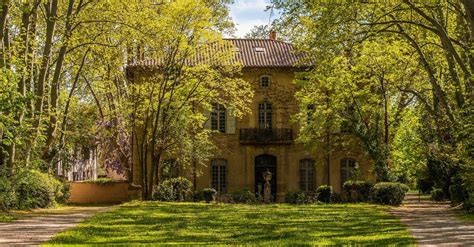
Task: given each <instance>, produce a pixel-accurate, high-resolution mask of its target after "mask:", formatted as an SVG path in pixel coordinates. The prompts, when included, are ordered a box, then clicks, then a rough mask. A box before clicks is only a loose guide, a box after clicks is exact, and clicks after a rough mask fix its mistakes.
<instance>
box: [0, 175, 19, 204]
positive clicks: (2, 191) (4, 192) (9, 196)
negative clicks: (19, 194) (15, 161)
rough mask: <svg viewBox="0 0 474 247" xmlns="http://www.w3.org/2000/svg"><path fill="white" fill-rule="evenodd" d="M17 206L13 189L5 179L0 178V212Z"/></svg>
mask: <svg viewBox="0 0 474 247" xmlns="http://www.w3.org/2000/svg"><path fill="white" fill-rule="evenodd" d="M16 206H17V198H16V192H15V188H14V187H13V186H12V183H11V182H10V180H8V179H7V178H6V177H0V211H6V210H10V209H13V208H16Z"/></svg>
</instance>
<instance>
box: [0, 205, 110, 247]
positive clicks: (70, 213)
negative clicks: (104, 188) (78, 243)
mask: <svg viewBox="0 0 474 247" xmlns="http://www.w3.org/2000/svg"><path fill="white" fill-rule="evenodd" d="M109 208H110V207H73V208H72V209H71V210H67V211H61V212H60V213H54V211H53V212H52V213H44V214H43V213H40V214H39V215H36V213H35V215H34V216H27V217H25V218H23V219H19V220H16V221H13V222H6V223H2V222H0V246H31V245H39V244H41V243H43V242H46V241H48V240H50V239H51V238H52V237H53V236H54V235H55V234H57V233H59V232H62V231H64V230H66V229H68V228H71V227H74V226H76V225H77V224H78V223H80V222H81V221H83V220H85V219H87V218H89V217H91V216H93V215H94V214H96V213H98V212H104V211H106V210H108V209H109Z"/></svg>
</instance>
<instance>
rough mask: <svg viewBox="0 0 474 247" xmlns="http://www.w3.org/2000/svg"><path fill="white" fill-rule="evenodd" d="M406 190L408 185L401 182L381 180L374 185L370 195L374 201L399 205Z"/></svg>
mask: <svg viewBox="0 0 474 247" xmlns="http://www.w3.org/2000/svg"><path fill="white" fill-rule="evenodd" d="M408 190H409V188H408V186H406V185H404V184H401V183H396V182H381V183H377V184H375V185H374V187H373V188H372V190H371V195H370V197H371V199H372V201H373V202H375V203H380V204H386V205H400V204H401V203H402V201H403V199H404V198H405V193H407V192H408Z"/></svg>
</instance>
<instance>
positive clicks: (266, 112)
mask: <svg viewBox="0 0 474 247" xmlns="http://www.w3.org/2000/svg"><path fill="white" fill-rule="evenodd" d="M272 127H273V105H272V103H270V102H268V101H263V102H261V103H259V104H258V128H259V129H272Z"/></svg>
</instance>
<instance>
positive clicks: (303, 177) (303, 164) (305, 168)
mask: <svg viewBox="0 0 474 247" xmlns="http://www.w3.org/2000/svg"><path fill="white" fill-rule="evenodd" d="M314 163H315V162H314V160H312V159H302V160H300V190H301V191H302V192H306V193H309V192H313V191H314V188H315V183H314Z"/></svg>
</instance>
